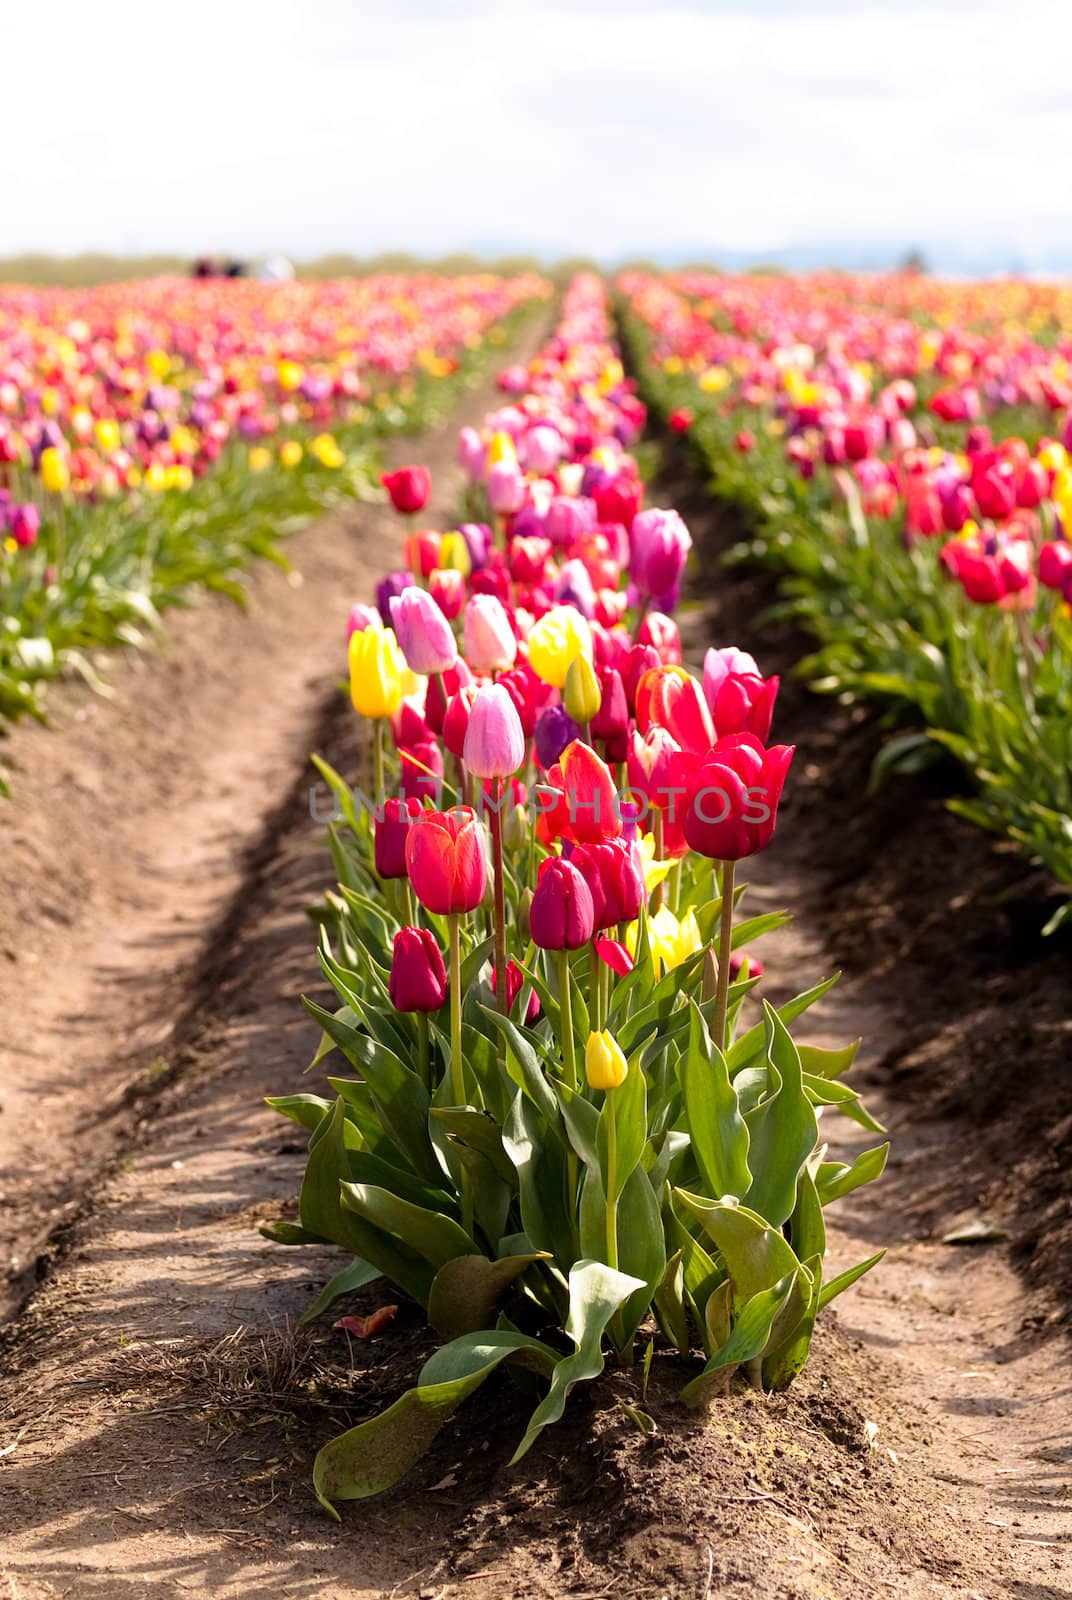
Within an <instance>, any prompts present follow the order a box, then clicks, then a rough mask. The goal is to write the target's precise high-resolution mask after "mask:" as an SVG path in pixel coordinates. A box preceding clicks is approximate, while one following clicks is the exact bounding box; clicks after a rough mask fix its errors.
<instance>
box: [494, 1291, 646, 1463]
mask: <svg viewBox="0 0 1072 1600" xmlns="http://www.w3.org/2000/svg"><path fill="white" fill-rule="evenodd" d="M643 1287H644V1285H643V1284H642V1283H641V1281H640V1280H639V1279H638V1278H631V1277H629V1276H628V1275H627V1274H626V1273H624V1272H615V1271H614V1269H613V1268H612V1267H608V1266H605V1265H604V1263H603V1262H602V1261H578V1262H577V1263H576V1264H575V1266H574V1267H573V1268H572V1270H571V1272H570V1275H569V1316H568V1317H567V1318H566V1332H567V1334H568V1335H569V1337H570V1338H571V1339H572V1340H573V1343H574V1345H575V1347H576V1348H575V1349H574V1352H573V1354H572V1355H569V1356H563V1357H562V1359H561V1360H560V1361H558V1362H556V1364H555V1368H554V1371H553V1372H552V1374H551V1388H550V1390H549V1391H548V1393H547V1395H546V1397H545V1398H544V1399H543V1400H542V1401H541V1402H540V1404H539V1405H538V1406H537V1407H536V1410H535V1411H534V1412H533V1413H532V1417H531V1418H530V1420H529V1425H528V1428H527V1429H526V1431H525V1436H524V1438H523V1439H522V1441H521V1443H520V1444H519V1445H518V1447H517V1449H516V1450H515V1451H514V1454H513V1456H512V1457H511V1460H510V1464H511V1466H513V1465H514V1464H515V1463H516V1462H518V1461H520V1460H521V1458H522V1456H524V1455H525V1454H526V1452H527V1451H528V1450H530V1449H531V1448H532V1445H533V1443H534V1441H535V1439H536V1436H537V1434H538V1433H539V1432H540V1430H541V1429H543V1428H546V1427H547V1426H548V1425H549V1424H550V1423H552V1422H557V1421H558V1420H559V1418H560V1417H561V1415H562V1413H563V1411H564V1410H565V1406H566V1400H567V1398H568V1396H569V1392H570V1389H571V1388H572V1387H573V1385H574V1384H575V1383H583V1382H585V1381H587V1380H588V1379H590V1378H597V1377H598V1376H599V1374H600V1373H601V1372H602V1371H603V1335H604V1333H605V1332H606V1329H607V1324H608V1323H609V1322H610V1319H611V1318H612V1317H613V1315H614V1313H615V1312H616V1311H617V1310H618V1309H619V1307H620V1306H622V1305H624V1303H625V1301H626V1300H628V1298H629V1296H630V1295H631V1294H634V1293H635V1292H636V1290H638V1289H642V1288H643Z"/></svg>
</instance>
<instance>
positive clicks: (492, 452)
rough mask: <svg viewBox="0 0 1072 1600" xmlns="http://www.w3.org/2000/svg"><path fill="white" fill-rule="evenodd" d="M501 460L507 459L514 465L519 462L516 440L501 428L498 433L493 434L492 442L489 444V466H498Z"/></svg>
mask: <svg viewBox="0 0 1072 1600" xmlns="http://www.w3.org/2000/svg"><path fill="white" fill-rule="evenodd" d="M500 461H507V462H509V463H510V464H511V465H512V466H516V464H517V451H516V450H515V449H514V441H513V440H512V439H511V437H510V435H509V434H508V433H506V432H504V431H503V429H501V428H500V430H499V432H498V433H496V434H494V435H493V436H492V440H491V443H490V444H489V445H488V466H489V467H496V466H498V464H499V462H500Z"/></svg>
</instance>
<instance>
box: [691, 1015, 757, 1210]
mask: <svg viewBox="0 0 1072 1600" xmlns="http://www.w3.org/2000/svg"><path fill="white" fill-rule="evenodd" d="M688 1009H689V1040H688V1046H687V1048H686V1050H685V1052H684V1054H683V1055H682V1057H681V1060H680V1062H679V1064H678V1071H679V1074H680V1078H681V1091H682V1095H683V1098H684V1102H685V1121H686V1126H687V1129H688V1134H689V1138H690V1139H691V1141H692V1154H693V1156H694V1158H695V1161H696V1164H697V1166H698V1168H699V1170H700V1174H701V1176H702V1178H703V1181H704V1184H705V1187H706V1190H707V1193H708V1194H709V1195H710V1196H711V1197H712V1198H721V1197H722V1196H723V1195H726V1194H732V1195H736V1196H737V1197H738V1198H739V1199H740V1198H742V1197H743V1196H744V1195H746V1194H747V1193H748V1190H749V1187H750V1185H751V1183H752V1174H751V1172H750V1171H749V1165H748V1145H749V1137H748V1126H747V1124H746V1122H745V1119H744V1118H743V1117H742V1115H741V1111H740V1107H739V1105H738V1103H737V1095H736V1093H735V1091H734V1087H733V1084H732V1083H731V1082H730V1076H729V1072H728V1070H727V1068H726V1058H725V1056H724V1055H723V1054H722V1051H721V1050H720V1049H719V1048H718V1046H717V1045H715V1044H714V1043H713V1042H712V1040H711V1036H710V1034H709V1033H708V1031H707V1024H706V1023H705V1021H704V1019H703V1017H702V1015H701V1013H700V1008H699V1006H698V1005H697V1004H696V1002H695V1000H690V1001H689V1003H688Z"/></svg>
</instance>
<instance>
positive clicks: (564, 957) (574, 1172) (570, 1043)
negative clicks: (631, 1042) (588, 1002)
mask: <svg viewBox="0 0 1072 1600" xmlns="http://www.w3.org/2000/svg"><path fill="white" fill-rule="evenodd" d="M558 1004H559V1008H560V1014H561V1028H562V1065H563V1068H564V1076H565V1082H566V1086H567V1088H568V1089H569V1091H570V1094H571V1095H574V1094H576V1093H577V1048H576V1044H575V1042H574V1038H573V997H572V996H571V994H570V971H569V952H568V951H567V950H559V952H558ZM580 1170H581V1169H580V1164H579V1162H578V1160H577V1154H576V1151H575V1150H574V1149H573V1146H572V1145H568V1146H567V1149H566V1212H567V1215H568V1217H569V1219H570V1227H571V1228H572V1230H573V1232H574V1235H576V1231H577V1183H578V1179H579V1177H580Z"/></svg>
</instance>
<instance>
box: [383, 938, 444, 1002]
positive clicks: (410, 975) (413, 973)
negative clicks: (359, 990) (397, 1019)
mask: <svg viewBox="0 0 1072 1600" xmlns="http://www.w3.org/2000/svg"><path fill="white" fill-rule="evenodd" d="M388 993H389V994H390V996H391V1004H392V1005H393V1006H394V1008H395V1010H396V1011H438V1010H439V1008H440V1006H441V1005H442V1004H443V1002H444V1001H445V1000H446V998H447V969H446V967H445V965H444V963H443V952H442V951H441V950H440V948H439V945H438V943H437V942H436V937H435V934H434V933H432V932H431V931H430V930H429V929H428V928H400V929H399V930H398V932H397V933H396V934H395V942H394V955H393V958H392V961H391V979H390V984H389V986H388Z"/></svg>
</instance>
